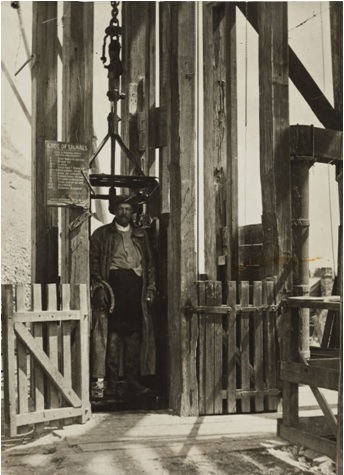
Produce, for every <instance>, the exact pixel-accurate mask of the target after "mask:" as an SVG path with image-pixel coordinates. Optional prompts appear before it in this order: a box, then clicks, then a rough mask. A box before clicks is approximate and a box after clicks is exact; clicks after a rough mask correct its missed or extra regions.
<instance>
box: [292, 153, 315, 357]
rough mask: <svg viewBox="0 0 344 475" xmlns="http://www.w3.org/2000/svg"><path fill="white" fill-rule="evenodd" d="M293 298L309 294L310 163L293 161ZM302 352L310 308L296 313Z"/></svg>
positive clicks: (306, 354) (306, 344) (306, 346)
mask: <svg viewBox="0 0 344 475" xmlns="http://www.w3.org/2000/svg"><path fill="white" fill-rule="evenodd" d="M291 171H292V233H293V234H292V239H293V295H296V296H300V297H301V296H303V295H309V164H308V162H307V161H298V160H297V157H295V159H294V160H293V161H292V164H291ZM299 320H300V321H299V343H300V350H301V353H302V354H303V356H304V357H305V358H309V357H310V351H309V309H308V308H302V309H300V310H299Z"/></svg>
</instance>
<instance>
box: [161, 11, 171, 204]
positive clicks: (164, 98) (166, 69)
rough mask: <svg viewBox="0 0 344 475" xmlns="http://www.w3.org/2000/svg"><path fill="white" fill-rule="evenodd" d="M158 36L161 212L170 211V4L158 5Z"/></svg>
mask: <svg viewBox="0 0 344 475" xmlns="http://www.w3.org/2000/svg"><path fill="white" fill-rule="evenodd" d="M159 10H160V12H159V34H160V108H164V109H165V114H166V146H163V147H161V148H160V151H159V183H160V188H161V212H162V213H168V212H169V211H170V175H169V172H168V160H169V157H170V156H171V138H170V134H171V127H172V116H171V89H172V88H171V83H170V77H171V60H170V55H171V8H170V2H160V3H159Z"/></svg>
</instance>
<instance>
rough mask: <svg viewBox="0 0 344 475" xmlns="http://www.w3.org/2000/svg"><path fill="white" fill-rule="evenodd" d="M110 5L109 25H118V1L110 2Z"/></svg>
mask: <svg viewBox="0 0 344 475" xmlns="http://www.w3.org/2000/svg"><path fill="white" fill-rule="evenodd" d="M110 3H111V6H112V11H111V16H112V19H111V20H110V25H116V26H118V24H119V21H118V11H119V10H118V7H119V2H110Z"/></svg>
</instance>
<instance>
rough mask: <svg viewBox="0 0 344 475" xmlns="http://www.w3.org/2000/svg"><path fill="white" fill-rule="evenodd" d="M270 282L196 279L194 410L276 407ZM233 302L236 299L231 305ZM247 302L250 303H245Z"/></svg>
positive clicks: (275, 349)
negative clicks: (224, 295) (224, 285)
mask: <svg viewBox="0 0 344 475" xmlns="http://www.w3.org/2000/svg"><path fill="white" fill-rule="evenodd" d="M274 291H275V289H274V283H273V282H271V281H263V282H253V286H250V285H249V282H247V281H244V282H241V283H240V285H239V296H238V297H239V298H238V299H237V283H236V282H234V281H231V282H228V284H227V305H222V284H221V282H214V281H204V282H198V302H199V306H198V308H197V309H194V311H195V312H197V313H198V319H199V344H198V380H199V411H200V414H221V413H237V412H242V413H248V412H263V411H275V410H277V405H278V400H279V394H280V391H279V390H278V388H277V360H278V345H277V330H276V318H277V310H278V307H277V306H276V305H275V304H274V302H275V300H274V299H275V297H274V295H275V292H274ZM237 301H238V302H239V303H238V304H237ZM250 302H252V303H250Z"/></svg>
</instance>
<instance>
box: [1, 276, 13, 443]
mask: <svg viewBox="0 0 344 475" xmlns="http://www.w3.org/2000/svg"><path fill="white" fill-rule="evenodd" d="M1 301H2V338H3V340H2V342H3V347H2V352H3V363H4V366H3V369H4V416H5V417H4V418H5V424H6V425H7V427H8V431H9V436H10V437H14V436H16V435H17V427H16V412H17V409H16V381H15V355H14V339H15V334H14V329H13V288H12V285H10V284H7V285H1Z"/></svg>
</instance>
